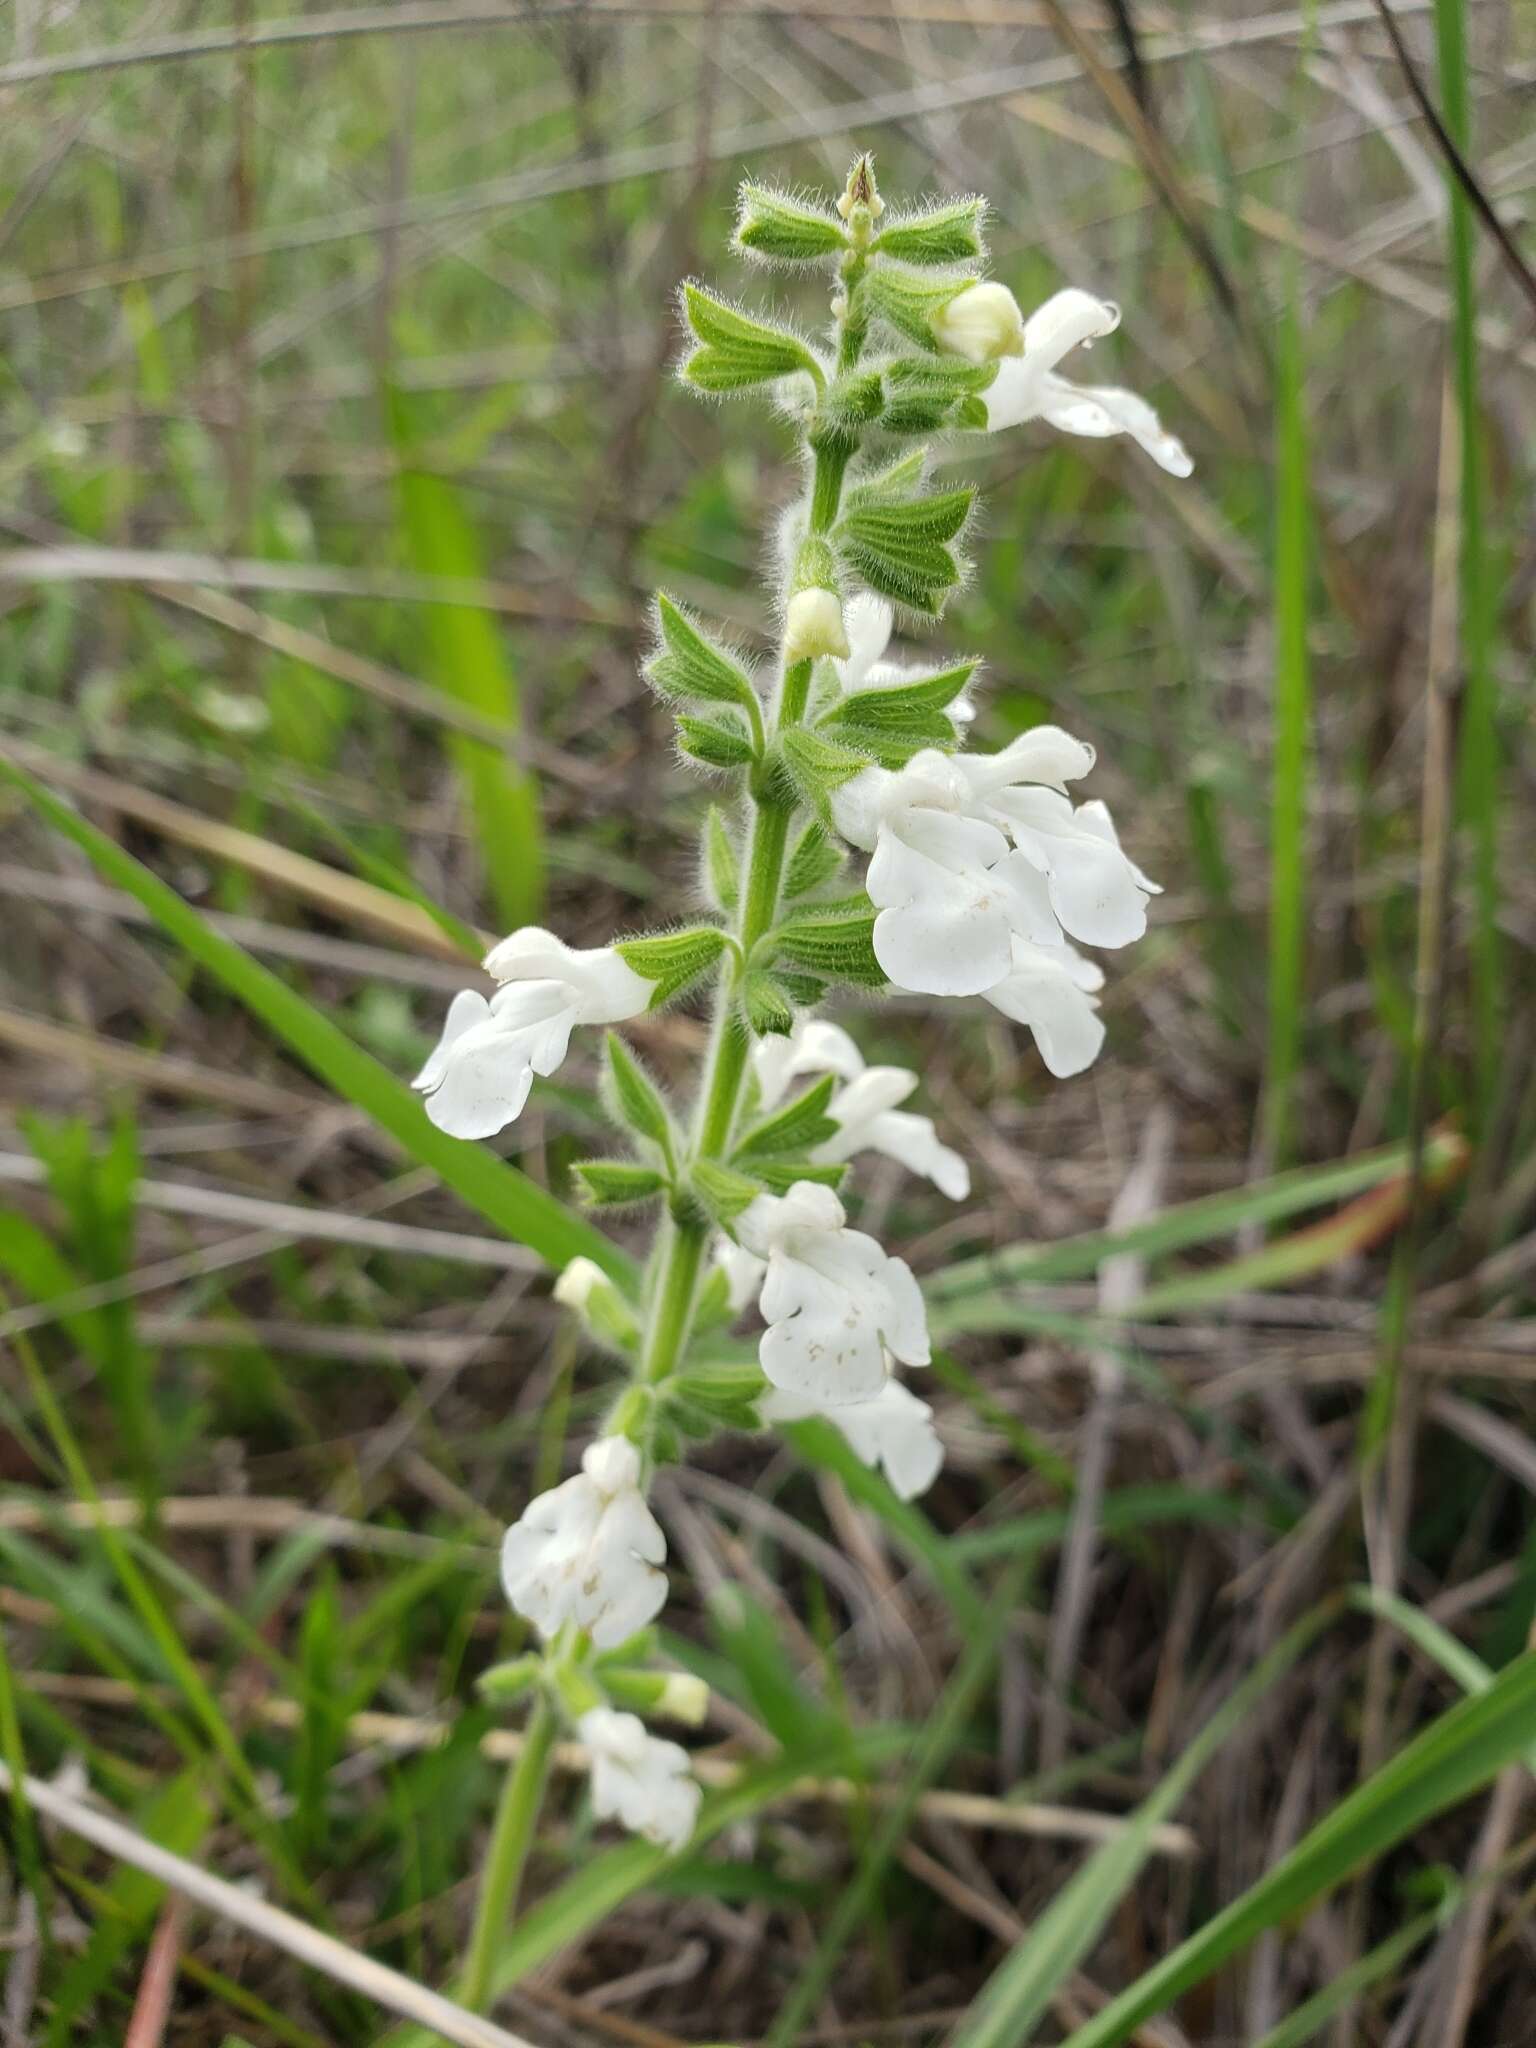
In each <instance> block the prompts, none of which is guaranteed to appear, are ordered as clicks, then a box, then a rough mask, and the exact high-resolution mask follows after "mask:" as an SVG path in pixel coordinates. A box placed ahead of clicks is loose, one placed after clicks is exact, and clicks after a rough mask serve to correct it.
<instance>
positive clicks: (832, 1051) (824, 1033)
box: [789, 1017, 864, 1081]
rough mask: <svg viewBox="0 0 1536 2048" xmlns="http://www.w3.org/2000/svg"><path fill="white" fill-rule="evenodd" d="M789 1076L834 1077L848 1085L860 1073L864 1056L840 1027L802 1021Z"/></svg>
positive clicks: (822, 1021) (817, 1020)
mask: <svg viewBox="0 0 1536 2048" xmlns="http://www.w3.org/2000/svg"><path fill="white" fill-rule="evenodd" d="M792 1047H793V1050H792V1052H791V1056H790V1068H789V1071H790V1073H791V1074H838V1075H840V1076H841V1077H842V1079H843V1080H845V1081H851V1080H853V1079H854V1078H855V1076H856V1075H858V1074H860V1073H862V1072H863V1070H864V1055H863V1054H862V1053H861V1052H860V1051H859V1048H858V1046H857V1045H856V1044H855V1043H854V1041H853V1040H852V1039H851V1038H850V1037H849V1036H848V1033H847V1032H846V1031H845V1030H844V1029H843V1027H842V1026H841V1025H840V1024H829V1023H828V1022H827V1021H826V1019H825V1018H823V1017H806V1018H803V1019H802V1020H801V1022H800V1023H799V1024H798V1025H797V1026H796V1028H795V1032H794V1036H793V1040H792Z"/></svg>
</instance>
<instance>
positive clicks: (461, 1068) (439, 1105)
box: [426, 1019, 533, 1138]
mask: <svg viewBox="0 0 1536 2048" xmlns="http://www.w3.org/2000/svg"><path fill="white" fill-rule="evenodd" d="M532 1086H533V1067H532V1064H531V1062H530V1060H529V1057H528V1052H527V1048H526V1046H525V1045H524V1044H523V1043H522V1041H521V1040H520V1039H519V1038H518V1037H516V1036H510V1037H509V1036H508V1034H507V1033H505V1032H503V1031H499V1030H498V1029H497V1028H496V1024H495V1021H494V1020H493V1019H488V1020H487V1021H486V1022H484V1023H481V1024H476V1025H474V1026H472V1027H471V1029H470V1030H468V1031H466V1032H465V1033H464V1034H463V1036H462V1037H460V1038H459V1039H457V1040H456V1041H455V1042H454V1044H453V1045H452V1047H450V1048H449V1051H448V1055H447V1057H446V1058H445V1059H444V1060H443V1062H442V1064H441V1067H440V1068H439V1069H438V1080H437V1086H436V1087H435V1088H434V1089H433V1091H432V1093H431V1094H430V1095H428V1097H427V1101H426V1110H427V1115H428V1116H429V1117H430V1118H431V1119H432V1121H433V1123H435V1124H436V1125H437V1127H438V1129H439V1130H440V1131H446V1132H447V1133H448V1134H449V1136H450V1137H454V1138H493V1137H495V1135H496V1133H497V1132H498V1131H501V1130H505V1129H506V1127H507V1125H508V1124H510V1123H513V1122H515V1121H516V1119H517V1118H518V1117H519V1116H520V1115H521V1114H522V1111H523V1105H524V1103H526V1102H527V1100H528V1091H529V1089H530V1088H531V1087H532Z"/></svg>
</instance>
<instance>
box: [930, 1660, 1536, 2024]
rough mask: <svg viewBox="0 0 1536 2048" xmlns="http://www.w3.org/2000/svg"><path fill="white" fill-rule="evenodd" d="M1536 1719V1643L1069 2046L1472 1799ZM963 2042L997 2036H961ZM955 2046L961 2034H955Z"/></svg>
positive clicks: (1218, 1959)
mask: <svg viewBox="0 0 1536 2048" xmlns="http://www.w3.org/2000/svg"><path fill="white" fill-rule="evenodd" d="M1533 1728H1536V1650H1528V1651H1526V1652H1525V1654H1524V1655H1523V1656H1520V1657H1517V1658H1515V1659H1514V1661H1513V1662H1512V1663H1510V1664H1507V1665H1506V1666H1505V1667H1504V1669H1503V1670H1502V1671H1501V1672H1500V1673H1499V1675H1498V1677H1497V1678H1495V1680H1494V1681H1493V1683H1492V1685H1490V1686H1489V1688H1488V1690H1487V1691H1486V1692H1483V1693H1479V1694H1478V1695H1477V1696H1476V1697H1475V1698H1472V1699H1465V1700H1459V1701H1458V1702H1457V1703H1456V1705H1455V1706H1453V1707H1451V1708H1449V1709H1447V1711H1446V1712H1445V1713H1443V1714H1442V1715H1440V1717H1439V1718H1438V1720H1435V1721H1432V1722H1431V1723H1430V1725H1429V1726H1428V1727H1427V1728H1425V1729H1423V1730H1421V1732H1420V1733H1419V1734H1418V1735H1417V1736H1415V1737H1414V1739H1413V1741H1412V1742H1410V1743H1409V1744H1408V1745H1407V1747H1406V1748H1404V1749H1401V1750H1399V1751H1398V1753H1397V1755H1396V1756H1395V1757H1393V1758H1391V1759H1390V1761H1389V1762H1387V1763H1385V1764H1383V1766H1382V1767H1381V1769H1380V1770H1379V1771H1376V1772H1375V1773H1374V1774H1373V1775H1372V1776H1371V1777H1369V1778H1367V1779H1366V1781H1365V1783H1364V1784H1363V1785H1357V1786H1356V1787H1355V1789H1354V1791H1353V1792H1351V1793H1349V1794H1348V1795H1347V1797H1345V1798H1343V1799H1341V1800H1340V1801H1339V1802H1338V1804H1337V1805H1336V1806H1335V1807H1334V1808H1333V1810H1332V1811H1331V1812H1330V1813H1328V1814H1326V1815H1325V1816H1324V1817H1323V1819H1322V1820H1320V1821H1319V1822H1318V1824H1317V1825H1316V1827H1314V1828H1313V1829H1312V1830H1311V1831H1310V1832H1309V1833H1308V1834H1306V1835H1304V1836H1303V1837H1302V1839H1301V1841H1299V1842H1298V1843H1297V1844H1296V1846H1295V1848H1294V1849H1292V1850H1291V1851H1290V1852H1289V1853H1288V1854H1287V1855H1285V1856H1282V1857H1281V1858H1280V1860H1279V1862H1278V1863H1276V1864H1274V1865H1273V1866H1272V1867H1271V1868H1270V1869H1269V1870H1268V1871H1266V1873H1265V1874H1264V1876H1263V1877H1261V1878H1260V1879H1259V1881H1258V1883H1257V1884H1255V1885H1251V1886H1250V1887H1249V1889H1248V1890H1247V1891H1246V1892H1244V1893H1243V1894H1242V1896H1241V1897H1240V1898H1237V1899H1234V1900H1233V1901H1232V1903H1231V1904H1230V1905H1228V1906H1226V1907H1224V1908H1223V1909H1222V1910H1221V1911H1220V1912H1219V1913H1216V1914H1215V1915H1213V1917H1212V1918H1211V1919H1209V1920H1207V1921H1206V1923H1205V1925H1204V1926H1203V1927H1201V1928H1200V1929H1198V1931H1197V1932H1196V1933H1194V1934H1192V1935H1190V1937H1189V1938H1188V1940H1186V1941H1183V1942H1181V1943H1180V1944H1179V1946H1178V1947H1177V1948H1176V1949H1175V1950H1174V1951H1173V1953H1172V1954H1171V1955H1168V1956H1165V1957H1164V1958H1163V1960H1162V1961H1161V1962H1160V1963H1157V1964H1155V1965H1154V1966H1153V1968H1152V1969H1150V1970H1148V1971H1146V1972H1145V1973H1144V1974H1143V1975H1142V1976H1141V1977H1139V1978H1138V1979H1137V1980H1136V1982H1135V1983H1134V1984H1132V1985H1131V1986H1130V1987H1129V1988H1128V1989H1127V1990H1125V1991H1122V1992H1121V1993H1120V1995H1119V1997H1118V1998H1114V1999H1111V2000H1110V2002H1109V2004H1108V2005H1107V2006H1105V2007H1104V2009H1103V2010H1102V2011H1101V2012H1099V2013H1096V2014H1095V2015H1094V2017H1093V2018H1092V2019H1091V2020H1089V2021H1088V2023H1087V2025H1086V2026H1082V2027H1079V2028H1078V2029H1077V2031H1076V2032H1075V2033H1074V2034H1073V2035H1072V2036H1071V2037H1070V2039H1069V2041H1068V2042H1067V2044H1066V2048H1115V2044H1116V2043H1118V2042H1121V2041H1124V2040H1127V2039H1128V2038H1129V2037H1130V2035H1131V2034H1133V2033H1134V2032H1135V2030H1136V2029H1137V2028H1138V2027H1139V2026H1141V2024H1142V2023H1143V2021H1145V2020H1148V2019H1150V2018H1151V2017H1152V2016H1153V2014H1154V2013H1159V2012H1163V2011H1165V2010H1166V2008H1167V2007H1168V2006H1169V2005H1171V2004H1172V2003H1173V2001H1174V2000H1175V1999H1176V1998H1179V1997H1181V1996H1182V1995H1183V1993H1184V1992H1186V1991H1187V1990H1189V1988H1190V1987H1191V1986H1192V1985H1195V1984H1199V1983H1202V1982H1203V1981H1204V1980H1205V1979H1206V1978H1207V1977H1209V1976H1211V1975H1212V1973H1213V1972H1214V1971H1216V1970H1218V1969H1220V1967H1221V1966H1222V1964H1223V1963H1225V1962H1226V1961H1227V1960H1228V1959H1229V1958H1230V1957H1232V1956H1234V1955H1236V1954H1238V1953H1239V1951H1241V1950H1242V1949H1245V1948H1246V1947H1247V1946H1248V1945H1249V1943H1250V1942H1252V1941H1255V1940H1256V1939H1257V1938H1258V1937H1259V1935H1261V1934H1263V1933H1264V1932H1266V1931H1267V1930H1268V1929H1269V1928H1272V1927H1278V1926H1282V1925H1286V1924H1289V1923H1291V1922H1293V1921H1294V1920H1295V1919H1296V1918H1297V1917H1298V1916H1299V1915H1300V1914H1302V1913H1303V1912H1305V1911H1306V1910H1307V1909H1308V1908H1309V1907H1310V1906H1312V1905H1313V1904H1314V1903H1315V1902H1316V1901H1317V1900H1318V1899H1319V1898H1321V1897H1323V1896H1324V1894H1326V1893H1327V1892H1329V1891H1331V1890H1333V1888H1334V1887H1335V1886H1336V1885H1338V1884H1340V1883H1342V1882H1343V1880H1344V1879H1345V1878H1347V1877H1349V1876H1351V1875H1352V1873H1353V1872H1355V1871H1357V1870H1358V1869H1360V1867H1361V1866H1362V1865H1363V1864H1365V1863H1368V1862H1370V1861H1372V1860H1373V1859H1374V1858H1375V1857H1377V1856H1379V1855H1382V1854H1383V1853H1384V1852H1385V1851H1387V1850H1388V1849H1392V1848H1394V1847H1395V1846H1396V1845H1397V1844H1398V1843H1399V1842H1401V1841H1403V1840H1405V1839H1406V1838H1407V1837H1408V1836H1409V1835H1411V1834H1413V1833H1414V1832H1415V1830H1416V1829H1418V1828H1420V1827H1422V1826H1423V1825H1424V1823H1425V1822H1426V1821H1430V1820H1432V1819H1434V1817H1435V1816H1436V1815H1437V1814H1439V1813H1443V1812H1444V1811H1445V1810H1446V1808H1447V1807H1451V1806H1455V1805H1458V1804H1459V1803H1460V1802H1461V1801H1462V1800H1463V1799H1469V1798H1470V1797H1471V1796H1472V1794H1473V1793H1474V1792H1478V1791H1481V1789H1482V1788H1483V1786H1484V1785H1486V1784H1488V1783H1489V1781H1490V1780H1491V1779H1493V1778H1495V1777H1496V1776H1497V1775H1498V1773H1499V1772H1500V1771H1501V1770H1503V1769H1504V1767H1505V1765H1506V1764H1510V1763H1513V1762H1514V1761H1515V1760H1516V1759H1517V1758H1518V1757H1520V1756H1521V1755H1523V1754H1524V1753H1525V1751H1526V1750H1527V1749H1528V1748H1529V1747H1530V1744H1531V1739H1532V1738H1531V1731H1532V1729H1533ZM962 2038H963V2040H964V2048H980V2043H982V2042H986V2041H990V2040H992V2039H994V2038H996V2039H997V2041H998V2042H999V2048H1000V2044H1001V2042H1002V2041H1003V2040H1007V2041H1008V2042H1009V2044H1010V2048H1011V2044H1012V2042H1014V2041H1016V2040H1017V2039H1018V2038H1019V2037H1018V2036H1017V2035H1016V2034H1012V2035H1007V2036H997V2037H992V2036H986V2035H982V2036H978V2037H977V2040H976V2041H974V2042H973V2041H972V2040H971V2039H970V2038H969V2037H962ZM957 2048H960V2044H958V2043H957Z"/></svg>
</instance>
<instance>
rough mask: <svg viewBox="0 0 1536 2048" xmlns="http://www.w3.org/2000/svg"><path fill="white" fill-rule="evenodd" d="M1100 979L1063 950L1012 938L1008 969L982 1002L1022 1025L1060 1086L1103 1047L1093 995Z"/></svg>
mask: <svg viewBox="0 0 1536 2048" xmlns="http://www.w3.org/2000/svg"><path fill="white" fill-rule="evenodd" d="M1103 986H1104V976H1103V975H1102V973H1101V972H1100V971H1099V969H1098V968H1097V967H1095V966H1094V964H1093V962H1092V961H1091V960H1085V959H1084V958H1083V956H1082V954H1081V953H1077V952H1074V951H1073V949H1072V948H1071V947H1070V946H1067V945H1031V944H1030V942H1029V940H1027V939H1021V938H1018V937H1015V939H1014V941H1013V967H1012V970H1011V972H1010V973H1009V974H1008V975H1007V976H1006V978H1005V979H1004V980H1002V981H1000V982H999V983H998V984H997V986H996V987H995V988H989V989H988V990H987V991H986V997H987V1001H988V1002H989V1003H992V1004H994V1005H995V1006H996V1007H997V1008H998V1009H999V1010H1001V1011H1002V1013H1003V1015H1004V1016H1005V1017H1011V1018H1012V1019H1013V1021H1014V1023H1015V1024H1027V1025H1028V1026H1029V1028H1030V1030H1031V1031H1032V1032H1033V1033H1034V1034H1035V1043H1036V1045H1038V1046H1039V1048H1040V1057H1041V1058H1042V1059H1043V1060H1044V1061H1045V1064H1046V1065H1047V1067H1049V1068H1050V1070H1051V1072H1052V1073H1053V1074H1054V1075H1055V1076H1056V1078H1057V1079H1058V1080H1059V1081H1065V1080H1067V1079H1069V1078H1070V1077H1071V1076H1072V1075H1073V1074H1080V1073H1082V1071H1083V1069H1084V1068H1085V1067H1091V1066H1092V1065H1093V1063H1094V1061H1095V1060H1096V1059H1097V1058H1098V1056H1099V1048H1100V1046H1102V1045H1103V1043H1104V1026H1103V1023H1102V1022H1101V1021H1100V1018H1099V1014H1098V1011H1099V1006H1098V1003H1097V1002H1096V1001H1095V1000H1094V996H1095V993H1096V992H1097V991H1098V990H1099V989H1101V988H1102V987H1103Z"/></svg>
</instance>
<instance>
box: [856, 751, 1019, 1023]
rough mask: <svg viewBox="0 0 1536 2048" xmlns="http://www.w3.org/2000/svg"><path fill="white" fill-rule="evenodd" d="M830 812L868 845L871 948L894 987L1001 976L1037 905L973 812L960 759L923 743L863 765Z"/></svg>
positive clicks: (949, 985) (966, 988)
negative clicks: (1023, 895) (892, 759)
mask: <svg viewBox="0 0 1536 2048" xmlns="http://www.w3.org/2000/svg"><path fill="white" fill-rule="evenodd" d="M832 819H833V822H834V824H835V825H836V826H837V829H838V831H839V832H840V833H841V834H842V835H843V837H844V838H845V839H848V840H851V841H852V843H853V844H854V845H855V846H862V847H867V848H871V849H872V850H873V854H874V858H873V859H872V860H871V861H870V863H869V871H868V873H867V874H866V876H865V879H864V886H865V888H866V889H867V890H868V891H869V896H870V900H871V902H872V903H874V905H875V907H876V909H877V910H878V912H879V915H878V916H877V917H876V919H875V927H874V948H875V958H876V959H877V960H878V961H879V962H880V965H881V967H882V968H883V969H884V971H885V973H886V974H887V976H888V977H889V978H890V980H891V981H892V982H894V983H895V985H896V987H897V988H904V989H910V990H911V991H913V992H914V993H915V994H919V995H935V996H974V995H980V994H981V993H982V991H983V990H984V989H989V988H991V987H992V986H993V985H994V983H996V982H999V981H1001V980H1002V979H1003V977H1004V975H1005V974H1007V972H1008V970H1009V965H1010V961H1011V958H1012V955H1011V951H1010V946H1011V941H1012V937H1013V932H1014V929H1015V926H1016V925H1017V926H1018V927H1019V928H1020V929H1027V928H1028V923H1029V920H1030V918H1031V917H1032V916H1033V915H1034V914H1035V907H1034V904H1033V901H1032V899H1027V900H1020V890H1021V888H1022V889H1025V890H1028V889H1029V887H1030V883H1031V876H1030V874H1029V873H1025V874H1023V875H1021V874H1020V872H1019V863H1018V862H1017V861H1016V860H1011V859H1010V855H1009V848H1008V841H1007V839H1006V838H1005V837H1004V836H1003V833H1002V831H1001V829H1000V828H999V827H998V826H997V825H995V824H993V823H991V822H990V821H989V820H988V819H987V818H986V817H984V816H982V815H980V813H979V806H978V805H977V802H976V798H975V795H974V793H973V791H972V789H971V786H970V783H969V782H968V781H967V779H966V776H965V774H964V773H963V772H962V770H961V768H960V765H959V763H958V762H956V761H954V760H951V759H950V757H949V756H948V755H947V754H941V753H939V752H938V750H937V749H936V748H932V747H925V748H924V749H923V751H922V752H921V753H918V754H914V755H913V756H912V759H911V760H910V761H909V762H908V763H907V765H906V766H905V767H904V768H899V769H889V768H861V769H860V771H859V773H858V774H857V775H855V776H853V777H852V778H851V779H850V780H849V781H847V782H845V783H844V784H843V786H842V787H841V789H836V790H834V791H833V792H832ZM1035 893H1036V894H1037V893H1038V889H1036V891H1035Z"/></svg>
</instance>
